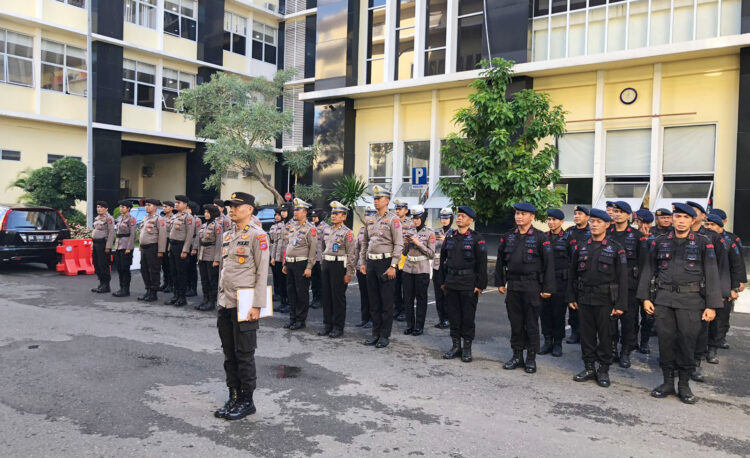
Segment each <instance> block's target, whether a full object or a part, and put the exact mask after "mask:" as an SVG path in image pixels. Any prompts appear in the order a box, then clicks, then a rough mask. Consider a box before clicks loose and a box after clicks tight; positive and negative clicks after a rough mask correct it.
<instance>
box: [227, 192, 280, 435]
mask: <svg viewBox="0 0 750 458" xmlns="http://www.w3.org/2000/svg"><path fill="white" fill-rule="evenodd" d="M226 204H227V205H228V206H230V211H229V215H230V217H231V218H232V223H233V228H232V229H231V230H230V231H229V232H228V233H226V234H224V240H223V242H222V250H221V259H222V262H221V271H220V273H219V300H218V305H219V310H218V318H217V320H216V326H217V327H218V329H219V338H220V339H221V348H222V350H223V351H224V372H225V373H226V376H227V387H228V388H229V400H228V401H227V402H226V404H224V406H223V407H222V408H220V409H219V410H217V411H216V412H214V416H215V417H217V418H226V419H227V420H239V419H241V418H244V417H246V416H248V415H252V414H254V413H255V404H254V403H253V391H255V387H256V378H257V376H256V370H255V348H256V347H257V335H256V333H257V330H258V326H259V323H258V319H259V318H260V309H261V308H263V307H265V306H266V286H267V283H268V258H269V247H268V237H267V236H266V233H265V232H263V229H261V227H260V226H258V225H255V224H252V216H253V207H254V206H255V197H253V196H252V195H250V194H246V193H244V192H236V193H233V194H232V196H231V197H230V199H229V200H228V201H226ZM240 288H243V289H244V288H252V289H254V294H253V306H252V308H251V309H250V312H249V313H248V315H247V316H243V317H238V316H237V290H238V289H240Z"/></svg>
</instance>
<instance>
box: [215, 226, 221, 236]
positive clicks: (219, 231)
mask: <svg viewBox="0 0 750 458" xmlns="http://www.w3.org/2000/svg"><path fill="white" fill-rule="evenodd" d="M216 233H217V234H221V228H220V227H219V226H216Z"/></svg>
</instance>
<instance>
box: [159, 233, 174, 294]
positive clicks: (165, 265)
mask: <svg viewBox="0 0 750 458" xmlns="http://www.w3.org/2000/svg"><path fill="white" fill-rule="evenodd" d="M161 273H162V275H163V276H164V284H165V285H167V286H172V275H171V273H170V270H169V243H167V251H166V252H165V253H164V257H163V258H161Z"/></svg>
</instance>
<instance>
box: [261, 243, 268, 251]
mask: <svg viewBox="0 0 750 458" xmlns="http://www.w3.org/2000/svg"><path fill="white" fill-rule="evenodd" d="M260 249H261V250H263V251H266V250H267V249H268V244H267V243H266V242H261V243H260Z"/></svg>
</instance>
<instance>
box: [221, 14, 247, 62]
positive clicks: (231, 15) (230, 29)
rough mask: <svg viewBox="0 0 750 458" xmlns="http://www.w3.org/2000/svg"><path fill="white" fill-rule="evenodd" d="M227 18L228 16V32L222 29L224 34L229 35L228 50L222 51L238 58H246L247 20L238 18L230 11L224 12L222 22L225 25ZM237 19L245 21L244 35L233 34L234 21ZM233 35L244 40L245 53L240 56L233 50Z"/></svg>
mask: <svg viewBox="0 0 750 458" xmlns="http://www.w3.org/2000/svg"><path fill="white" fill-rule="evenodd" d="M227 16H229V30H227V29H226V27H225V28H224V33H228V34H229V49H225V50H224V51H226V52H231V53H234V54H238V55H240V56H247V49H248V46H247V45H248V43H247V42H248V40H247V22H248V20H247V18H245V17H242V16H240V15H238V14H234V13H232V12H231V11H225V12H224V22H225V24H226V18H227ZM238 19H242V20H243V21H245V27H244V28H245V33H244V35H243V34H241V33H239V32H235V31H234V29H235V21H236V20H238ZM234 35H237V36H239V37H243V38H244V39H245V52H244V53H242V54H240V53H238V52H236V51H235V50H234V38H233V37H234Z"/></svg>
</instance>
